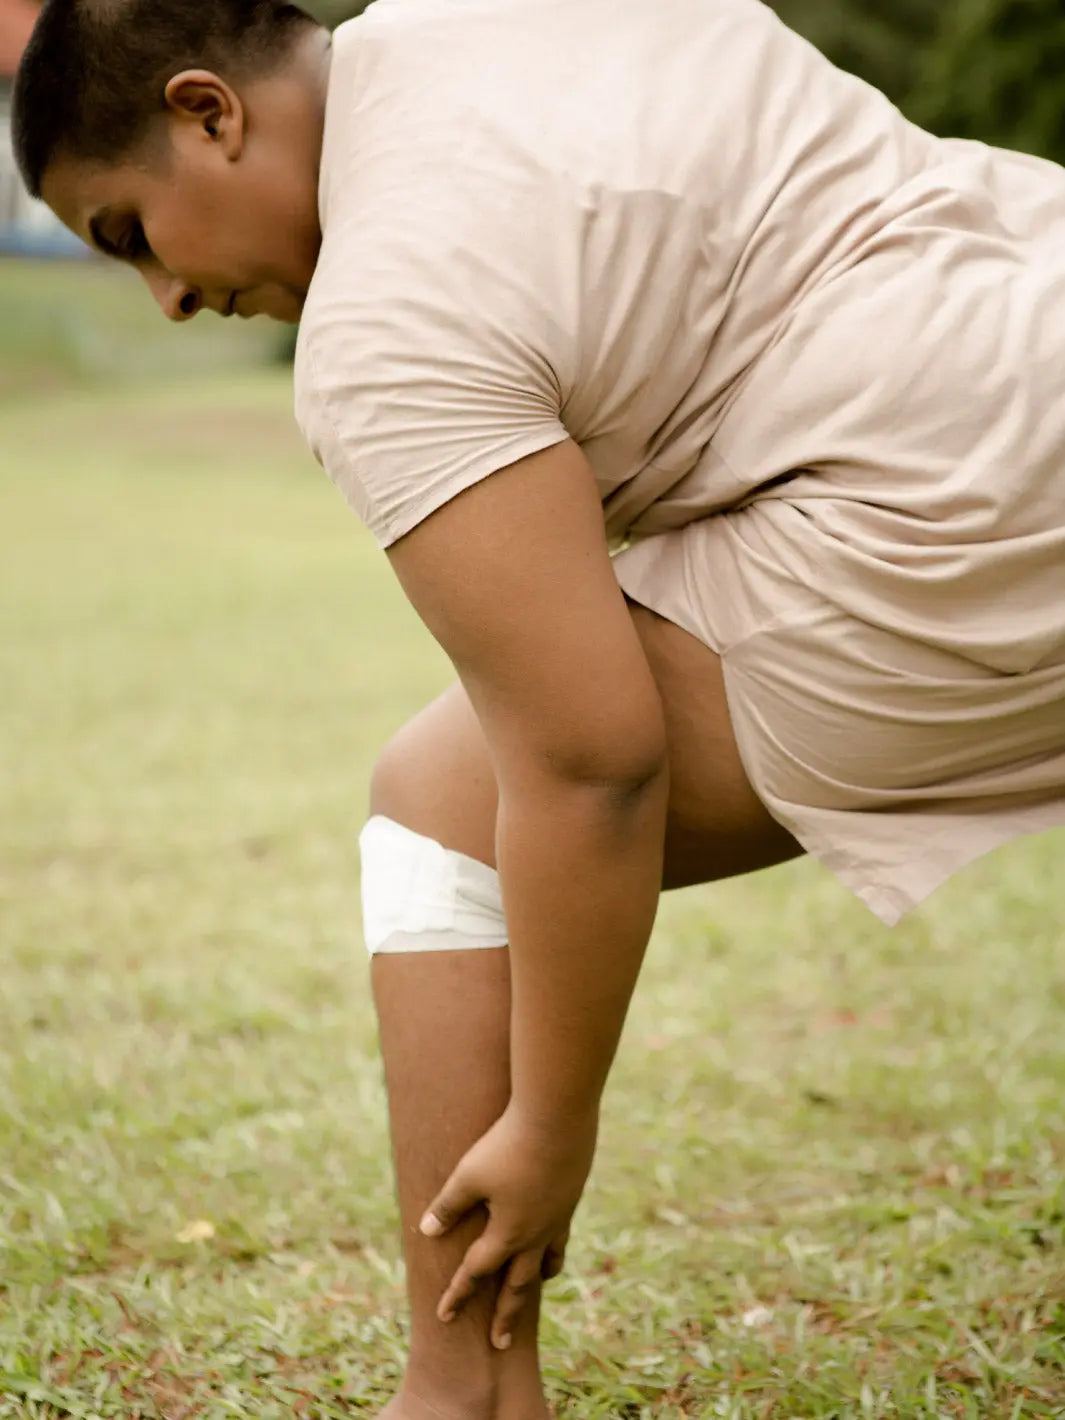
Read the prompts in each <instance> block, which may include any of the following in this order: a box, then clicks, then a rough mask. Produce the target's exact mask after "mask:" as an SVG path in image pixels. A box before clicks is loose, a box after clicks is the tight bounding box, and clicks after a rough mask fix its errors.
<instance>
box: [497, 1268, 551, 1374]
mask: <svg viewBox="0 0 1065 1420" xmlns="http://www.w3.org/2000/svg"><path fill="white" fill-rule="evenodd" d="M543 1258H544V1255H543V1252H542V1251H541V1249H539V1248H536V1249H535V1250H534V1251H533V1252H521V1253H519V1254H518V1256H517V1257H516V1258H515V1259H514V1261H513V1262H512V1263H511V1264H510V1266H509V1267H508V1268H507V1275H506V1278H505V1279H504V1282H503V1286H502V1288H501V1289H500V1292H499V1299H498V1301H497V1302H496V1314H495V1318H494V1320H493V1322H492V1345H493V1346H495V1347H497V1348H498V1350H500V1351H505V1350H506V1349H507V1347H508V1346H509V1345H510V1343H511V1341H512V1340H513V1337H514V1327H515V1326H516V1325H517V1322H518V1318H519V1317H520V1316H521V1314H522V1312H523V1311H524V1310H525V1307H526V1306H527V1305H528V1302H529V1297H530V1294H531V1293H532V1292H533V1291H534V1289H535V1288H537V1287H538V1286H539V1284H540V1268H541V1267H542V1266H543Z"/></svg>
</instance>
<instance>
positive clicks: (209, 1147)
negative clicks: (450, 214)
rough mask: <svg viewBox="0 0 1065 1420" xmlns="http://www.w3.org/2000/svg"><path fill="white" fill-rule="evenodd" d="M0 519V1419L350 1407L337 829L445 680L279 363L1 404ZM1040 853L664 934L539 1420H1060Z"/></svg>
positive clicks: (683, 903) (682, 900)
mask: <svg viewBox="0 0 1065 1420" xmlns="http://www.w3.org/2000/svg"><path fill="white" fill-rule="evenodd" d="M0 506H2V508H3V516H2V519H0V687H2V693H0V794H2V803H3V813H2V817H0V952H2V955H0V962H2V965H3V991H2V1000H0V1416H2V1417H8V1416H17V1417H27V1420H45V1417H48V1418H49V1420H53V1418H54V1417H61V1416H71V1417H78V1420H89V1417H94V1416H100V1417H103V1416H122V1417H130V1416H132V1417H165V1420H185V1418H186V1417H210V1418H211V1420H216V1417H217V1420H221V1417H232V1416H246V1417H257V1420H273V1417H281V1416H305V1417H331V1416H344V1415H352V1414H362V1413H365V1414H372V1413H373V1411H374V1408H375V1406H376V1405H378V1404H379V1403H380V1402H381V1401H382V1400H383V1399H384V1398H385V1397H386V1396H387V1395H388V1394H389V1391H390V1388H391V1386H392V1384H393V1382H394V1379H395V1377H396V1375H397V1373H398V1371H399V1368H400V1366H401V1361H402V1356H403V1344H404V1339H403V1327H404V1322H403V1306H402V1277H401V1272H400V1267H399V1263H398V1257H397V1242H396V1236H395V1211H394V1203H393V1197H392V1182H391V1173H390V1164H389V1160H388V1154H387V1144H386V1119H385V1115H384V1109H383V1095H382V1087H381V1080H380V1071H379V1064H378V1059H377V1055H376V1046H375V1032H374V1023H373V1017H372V1011H371V1007H370V1003H369V999H368V992H367V967H366V962H365V959H364V954H363V951H362V948H361V945H360V941H359V928H358V917H357V871H358V864H357V855H356V834H357V831H358V828H359V825H360V820H361V816H362V814H363V808H364V801H365V792H366V784H367V779H368V774H369V770H370V766H371V763H372V760H373V755H374V750H375V746H377V745H378V744H379V743H380V742H381V741H382V739H383V738H384V737H385V736H386V734H387V733H388V732H389V731H390V729H391V728H393V727H394V726H396V725H398V724H399V723H400V722H401V721H402V720H403V719H404V718H405V717H406V716H407V715H408V714H409V713H410V712H412V711H413V710H414V709H416V708H417V707H418V706H419V705H420V704H421V703H422V702H423V701H424V700H425V699H426V698H427V697H428V696H429V695H430V694H431V693H433V692H434V691H435V690H436V689H437V688H438V687H440V686H441V685H442V684H443V683H444V682H445V680H446V679H447V668H446V666H445V664H444V663H443V662H442V660H441V657H440V656H439V654H438V653H437V652H436V651H435V650H434V649H433V648H432V646H431V645H430V643H429V642H428V638H427V637H426V635H425V634H424V633H423V632H422V631H421V629H420V627H419V626H418V625H417V623H416V622H415V619H414V617H413V615H412V614H411V613H410V611H409V610H408V609H407V608H406V606H405V605H404V604H403V602H402V600H401V598H400V596H399V594H398V592H397V590H396V589H395V587H394V586H393V585H392V584H391V582H390V580H389V576H388V572H387V568H386V566H385V565H384V563H383V560H382V559H381V558H380V556H379V555H378V554H377V553H376V552H375V551H374V549H373V548H372V546H371V543H370V541H369V539H368V538H367V537H366V536H365V534H363V533H362V532H361V531H360V530H359V528H358V527H357V525H356V522H355V520H354V518H352V517H351V516H350V515H349V514H348V513H346V511H345V510H344V509H343V507H342V506H341V503H340V500H339V499H338V497H337V495H336V494H335V492H334V491H333V490H332V489H331V488H330V487H329V485H328V483H327V482H326V480H325V479H324V477H323V476H322V475H321V474H320V473H319V472H318V471H317V470H315V469H314V468H313V467H312V466H311V464H310V462H309V459H308V458H307V456H306V455H305V454H304V453H303V451H302V450H301V448H300V446H299V443H298V437H297V435H296V433H295V431H294V429H293V428H292V426H291V422H290V418H289V393H288V388H287V383H286V378H285V376H284V373H283V372H281V371H277V372H264V373H258V374H252V373H249V374H246V375H226V376H219V375H218V374H217V373H216V372H215V371H214V370H213V369H209V370H205V371H204V373H203V374H202V376H201V377H200V378H198V379H197V380H194V381H191V382H190V381H179V380H173V379H170V380H167V381H166V382H165V384H141V385H140V386H138V387H137V388H136V389H130V388H123V387H116V388H115V389H113V390H111V391H109V392H105V391H101V390H99V389H97V390H95V391H92V392H87V391H85V390H82V389H78V388H66V389H59V390H57V391H54V392H52V393H47V392H42V391H40V390H38V392H37V394H36V395H33V396H32V397H30V396H25V395H24V397H22V398H20V400H19V402H18V403H17V404H16V403H14V402H9V403H8V404H6V405H4V406H3V407H0ZM1063 848H1065V839H1063V838H1062V837H1061V836H1056V837H1055V836H1049V837H1046V838H1044V839H1042V840H1034V841H1030V842H1028V843H1025V844H1019V845H1015V846H1014V847H1013V848H1011V849H1010V850H1008V851H1006V852H1003V853H1000V854H998V855H996V856H995V857H994V858H993V859H990V860H988V861H986V862H984V863H982V864H980V865H978V866H976V867H975V868H973V869H972V870H970V871H969V872H967V873H966V874H964V875H963V876H962V877H961V878H960V879H958V880H956V881H955V883H953V884H952V885H951V886H950V887H949V888H948V889H946V890H944V891H943V892H942V893H940V894H939V895H938V897H937V898H936V899H935V901H934V902H933V904H932V905H931V906H930V907H929V908H928V909H927V910H925V911H924V912H922V913H921V914H920V915H918V916H917V917H916V918H915V919H914V920H912V921H910V922H909V923H907V924H906V925H904V926H903V927H902V928H900V929H899V930H897V931H895V932H894V933H889V932H887V931H884V930H882V929H881V928H880V927H879V926H878V925H877V924H876V923H875V922H874V921H873V920H872V919H871V918H870V917H869V916H868V915H867V914H866V913H865V912H864V909H862V908H860V907H859V906H857V905H856V904H855V903H854V902H852V901H851V900H850V899H849V898H848V897H847V895H846V894H845V893H844V892H843V891H842V889H840V888H839V887H838V886H837V885H836V884H835V883H834V882H833V881H832V880H831V879H830V878H829V877H828V876H827V874H825V873H824V872H823V871H822V870H821V869H819V868H818V867H817V866H816V865H815V864H812V863H801V864H796V865H792V866H789V867H787V868H785V869H780V870H777V871H776V872H775V873H772V874H768V875H766V876H764V877H762V878H758V879H752V880H749V881H745V882H739V883H734V884H726V885H723V886H721V887H718V888H713V889H700V890H697V891H693V892H690V893H687V894H684V895H680V896H677V897H676V898H674V899H671V900H669V901H667V902H666V903H665V904H664V906H663V911H662V914H661V919H660V925H659V928H658V930H657V933H656V937H655V940H654V942H653V945H652V949H651V952H650V956H649V960H648V965H647V969H646V974H645V977H644V979H643V982H642V985H641V989H640V993H639V996H638V1000H637V1002H636V1004H635V1007H634V1009H633V1012H632V1016H631V1018H630V1022H629V1026H628V1029H627V1032H626V1036H625V1040H624V1044H623V1048H622V1052H621V1057H620V1060H619V1064H618V1067H617V1071H616V1074H615V1076H614V1077H613V1080H612V1083H611V1086H610V1089H609V1093H608V1097H607V1101H606V1110H605V1122H604V1129H603V1139H602V1150H601V1155H600V1158H599V1161H598V1164H597V1167H596V1171H595V1174H594V1177H593V1183H592V1187H591V1189H590V1192H589V1194H588V1197H587V1200H586V1202H585V1203H584V1204H583V1205H582V1209H581V1212H580V1214H579V1216H578V1229H577V1235H576V1238H575V1241H574V1245H573V1248H572V1251H571V1256H570V1266H569V1271H568V1274H567V1275H566V1276H565V1277H564V1278H562V1279H560V1280H559V1281H558V1282H557V1283H555V1284H553V1285H552V1288H551V1302H550V1305H549V1309H548V1318H547V1323H546V1331H545V1348H544V1349H545V1358H546V1362H547V1366H548V1369H549V1375H550V1384H551V1390H552V1394H553V1397H554V1399H555V1402H556V1404H557V1408H558V1412H559V1414H560V1416H564V1417H567V1420H590V1417H593V1416H602V1417H606V1416H610V1417H626V1420H638V1417H644V1416H649V1417H656V1420H657V1417H680V1416H700V1417H702V1416H708V1417H734V1420H741V1417H742V1420H771V1418H772V1420H788V1417H799V1416H817V1417H829V1416H837V1417H849V1416H856V1417H878V1416H906V1417H918V1416H920V1417H933V1416H964V1417H1003V1420H1017V1417H1021V1416H1055V1415H1057V1416H1060V1415H1065V1265H1063V1260H1065V1251H1063V1243H1065V1235H1063V1233H1065V1196H1063V1184H1062V1163H1063V1159H1065V1032H1063V1030H1062V1007H1063V1005H1065V975H1063V970H1062V968H1063V966H1065V892H1063V888H1062V878H1061V862H1062V850H1063ZM442 1025H443V1023H442Z"/></svg>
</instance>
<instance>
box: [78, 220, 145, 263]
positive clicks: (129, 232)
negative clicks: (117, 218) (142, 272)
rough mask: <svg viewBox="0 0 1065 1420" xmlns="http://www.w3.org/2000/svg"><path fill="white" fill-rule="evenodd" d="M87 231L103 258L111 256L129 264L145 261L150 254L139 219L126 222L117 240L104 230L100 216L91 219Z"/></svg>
mask: <svg viewBox="0 0 1065 1420" xmlns="http://www.w3.org/2000/svg"><path fill="white" fill-rule="evenodd" d="M89 230H90V232H91V233H92V239H93V242H94V243H95V244H96V246H97V248H98V249H99V250H100V251H102V252H103V253H104V255H105V256H113V257H115V258H116V259H117V260H118V261H128V262H131V263H136V262H139V261H146V260H147V259H148V258H149V257H150V256H151V254H152V249H151V247H150V246H149V245H148V238H147V237H146V236H145V235H144V227H143V226H142V224H141V222H140V220H139V218H136V217H134V218H131V219H130V220H129V221H128V222H126V223H125V224H124V226H123V229H122V231H121V233H120V234H119V236H118V237H117V239H116V238H115V237H113V236H112V235H111V234H110V232H108V231H107V230H106V229H105V224H104V221H103V220H102V215H101V216H97V217H94V218H93V219H92V221H91V222H90V223H89Z"/></svg>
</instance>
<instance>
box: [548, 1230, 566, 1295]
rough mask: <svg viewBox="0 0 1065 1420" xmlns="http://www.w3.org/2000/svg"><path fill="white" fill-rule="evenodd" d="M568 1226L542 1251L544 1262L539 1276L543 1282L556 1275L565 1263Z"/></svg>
mask: <svg viewBox="0 0 1065 1420" xmlns="http://www.w3.org/2000/svg"><path fill="white" fill-rule="evenodd" d="M569 1234H570V1230H569V1228H567V1229H566V1231H565V1232H564V1233H563V1234H562V1236H561V1237H560V1238H556V1239H555V1241H554V1242H553V1243H549V1244H548V1247H547V1250H546V1251H545V1252H544V1262H543V1267H542V1269H541V1276H542V1277H543V1279H544V1281H545V1282H550V1280H551V1278H552V1277H557V1276H558V1274H559V1273H560V1272H561V1271H562V1269H563V1267H564V1266H565V1265H566V1248H567V1247H568V1246H569Z"/></svg>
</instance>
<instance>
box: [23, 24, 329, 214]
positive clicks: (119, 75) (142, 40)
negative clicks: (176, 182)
mask: <svg viewBox="0 0 1065 1420" xmlns="http://www.w3.org/2000/svg"><path fill="white" fill-rule="evenodd" d="M314 24H315V21H314V20H313V19H312V18H311V17H310V15H308V14H307V13H306V12H305V11H304V10H301V9H300V8H299V7H298V6H297V5H289V4H284V3H281V0H45V3H44V6H43V8H42V9H41V13H40V15H39V16H38V19H37V24H36V26H35V28H34V31H33V34H32V36H31V38H30V42H29V45H28V46H27V48H26V52H25V54H24V55H23V57H22V63H21V64H20V65H19V70H18V74H17V76H16V79H15V90H14V98H13V115H12V137H13V140H14V148H15V158H16V161H17V162H18V165H19V170H20V171H21V173H22V178H23V181H24V182H25V184H26V186H27V187H28V188H29V190H30V192H32V193H33V194H34V196H35V197H39V196H40V193H41V183H42V181H43V179H44V174H45V171H46V170H47V168H48V165H49V164H50V163H51V162H52V161H53V160H54V159H55V158H56V157H57V156H58V155H59V154H61V153H62V154H63V155H64V156H69V157H73V158H87V159H96V160H98V161H100V162H104V163H109V162H119V161H120V160H121V159H122V158H123V157H125V156H126V154H128V153H132V152H134V151H135V150H136V148H137V147H138V145H139V144H140V142H141V141H142V140H143V139H144V138H145V136H146V134H147V131H148V129H149V127H150V125H151V123H152V120H153V119H154V118H156V117H157V116H159V115H160V114H162V113H163V112H165V108H166V101H165V98H164V93H165V90H166V85H167V83H168V82H169V80H170V79H171V78H172V77H173V76H174V75H175V74H178V73H180V72H181V70H182V69H210V70H211V71H212V72H214V73H218V74H221V75H222V76H223V77H229V78H230V79H247V78H248V77H249V76H250V75H252V74H256V75H257V74H258V73H260V72H268V71H270V70H272V69H275V68H279V67H280V66H281V65H282V64H283V63H284V62H285V60H286V59H287V58H288V56H289V53H290V50H291V47H292V45H293V44H294V42H295V40H296V37H297V36H298V34H300V33H301V32H303V31H304V30H306V29H307V28H308V27H311V26H313V25H314Z"/></svg>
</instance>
